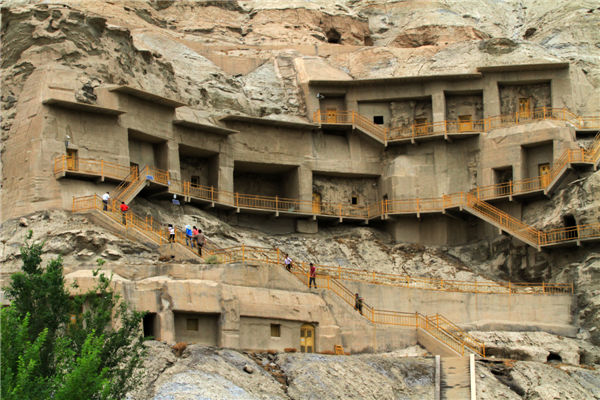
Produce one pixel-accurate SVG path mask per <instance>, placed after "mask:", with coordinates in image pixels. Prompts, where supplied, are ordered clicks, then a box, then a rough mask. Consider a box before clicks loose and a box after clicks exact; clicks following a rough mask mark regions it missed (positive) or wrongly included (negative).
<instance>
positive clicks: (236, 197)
mask: <svg viewBox="0 0 600 400" xmlns="http://www.w3.org/2000/svg"><path fill="white" fill-rule="evenodd" d="M238 203H239V193H238V192H235V206H236V207H239V205H238Z"/></svg>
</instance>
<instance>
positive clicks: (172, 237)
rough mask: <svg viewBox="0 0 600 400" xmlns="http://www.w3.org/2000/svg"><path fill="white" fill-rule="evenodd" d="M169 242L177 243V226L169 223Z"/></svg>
mask: <svg viewBox="0 0 600 400" xmlns="http://www.w3.org/2000/svg"><path fill="white" fill-rule="evenodd" d="M169 243H175V228H173V225H171V224H169Z"/></svg>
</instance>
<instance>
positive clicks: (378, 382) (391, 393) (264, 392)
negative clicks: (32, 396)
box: [131, 341, 434, 400]
mask: <svg viewBox="0 0 600 400" xmlns="http://www.w3.org/2000/svg"><path fill="white" fill-rule="evenodd" d="M147 348H148V356H147V357H146V361H145V365H144V368H143V384H142V385H140V387H141V389H140V390H139V391H137V392H135V393H132V394H131V399H140V400H141V399H155V400H163V399H184V398H185V399H191V398H194V399H195V398H199V399H407V400H408V399H415V400H416V399H422V398H432V397H433V375H434V363H433V359H432V358H431V357H423V356H419V357H415V353H418V354H423V353H424V352H423V350H422V349H419V348H409V349H407V350H406V351H397V352H394V353H382V354H368V355H367V354H365V355H358V356H333V355H323V354H302V353H280V354H277V353H275V352H269V353H267V352H265V353H255V352H240V351H234V350H226V349H215V348H211V347H204V346H196V345H192V346H189V347H187V348H186V350H184V351H183V353H182V354H181V356H180V357H177V356H176V355H175V354H174V351H173V350H172V349H171V348H170V347H169V346H167V345H164V344H162V343H160V342H154V341H150V342H147ZM407 355H410V356H407Z"/></svg>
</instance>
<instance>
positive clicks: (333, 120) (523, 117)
mask: <svg viewBox="0 0 600 400" xmlns="http://www.w3.org/2000/svg"><path fill="white" fill-rule="evenodd" d="M541 120H555V121H565V122H568V123H570V124H571V125H573V126H574V127H575V128H578V129H600V117H596V116H590V117H587V116H585V117H584V116H578V115H576V114H574V113H572V112H571V111H569V110H568V109H566V108H551V107H540V108H536V109H535V110H532V111H527V112H522V111H518V112H515V113H513V114H507V115H498V116H493V117H488V118H483V119H478V120H471V121H463V120H445V121H438V122H427V123H416V122H415V123H412V124H409V125H403V126H396V127H390V128H386V127H384V126H382V125H378V124H374V123H373V122H372V121H371V120H370V119H369V118H367V117H365V116H363V115H361V114H358V113H357V112H356V111H334V110H331V111H325V112H321V110H317V111H315V112H314V114H313V121H314V122H315V123H320V124H352V125H355V126H358V127H360V128H361V129H362V130H363V131H365V132H367V133H369V134H371V135H373V136H375V137H377V138H378V139H379V140H380V141H381V142H382V143H384V144H385V143H388V142H393V141H398V140H406V139H415V138H420V137H426V136H433V135H444V136H445V135H447V134H461V133H465V134H467V133H477V132H489V131H490V130H492V129H497V128H506V127H510V126H514V125H521V124H524V123H531V122H535V121H541Z"/></svg>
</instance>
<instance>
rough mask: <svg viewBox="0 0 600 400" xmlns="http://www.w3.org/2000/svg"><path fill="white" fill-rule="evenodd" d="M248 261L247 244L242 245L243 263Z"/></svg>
mask: <svg viewBox="0 0 600 400" xmlns="http://www.w3.org/2000/svg"><path fill="white" fill-rule="evenodd" d="M245 262H246V245H244V244H243V245H242V263H245Z"/></svg>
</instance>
